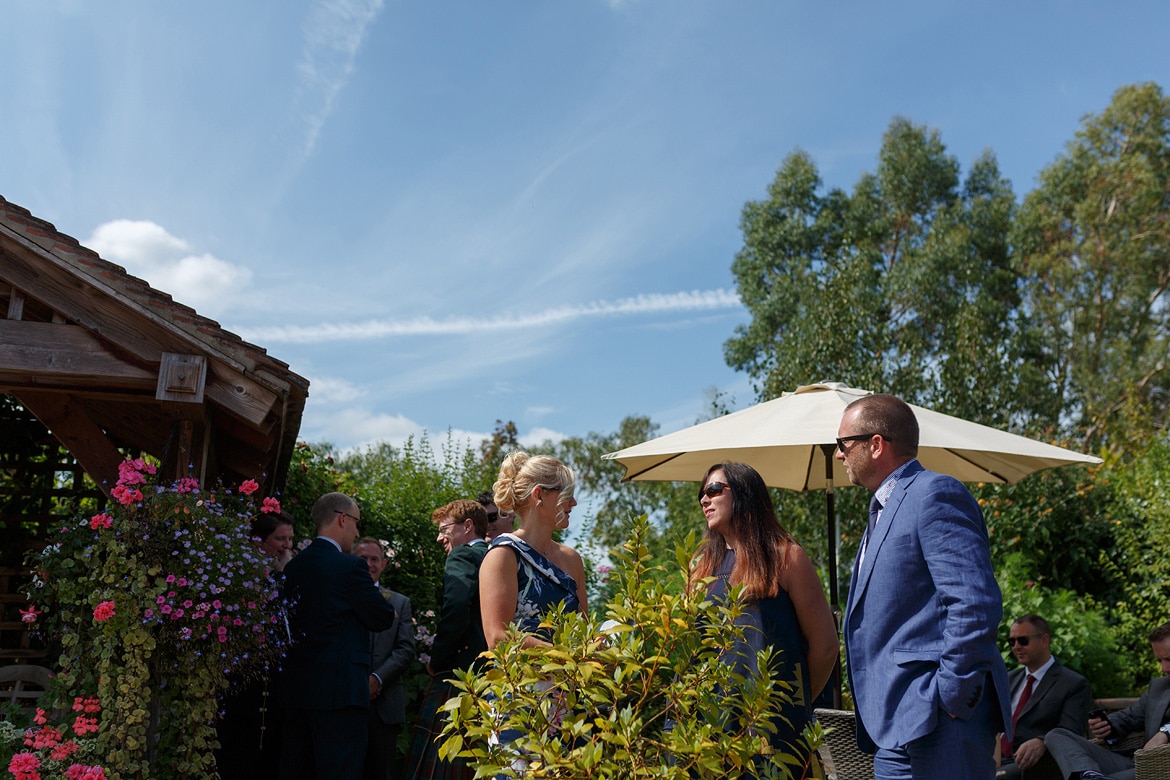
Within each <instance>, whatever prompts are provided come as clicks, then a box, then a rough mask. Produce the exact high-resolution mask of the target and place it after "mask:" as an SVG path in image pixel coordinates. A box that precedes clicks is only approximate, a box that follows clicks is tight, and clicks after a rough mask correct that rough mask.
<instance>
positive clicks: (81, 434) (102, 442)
mask: <svg viewBox="0 0 1170 780" xmlns="http://www.w3.org/2000/svg"><path fill="white" fill-rule="evenodd" d="M13 395H15V396H16V400H18V401H20V403H21V405H23V406H24V408H25V409H27V410H28V411H30V412H31V413H32V414H33V415H34V416H35V417H36V418H37V419H38V420H40V421H41V422H42V423H44V425H45V427H46V428H48V429H49V431H50V432H51V433H52V434H53V437H54V438H55V439H56V440H57V441H59V442H61V443H62V444H63V445H65V447H66V448H67V449H68V450H69V452H71V453H73V457H75V458H77V462H78V463H80V464H81V467H82V468H84V469H85V471H86V473H87V474H89V475H90V477H92V478H93V481H94V482H96V483H97V485H98V487H99V488H101V489H102V491H103V492H104V493H105V494H106V495H109V494H110V491H111V490H113V489H114V485H116V484H117V482H118V464H120V463H121V462H122V453H120V452H118V448H117V447H115V446H114V443H113V442H112V441H110V439H109V437H108V436H107V435H106V432H105V431H103V430H102V429H101V426H99V425H98V424H97V423H95V422H94V421H93V420H92V419H90V417H89V415H88V414H86V412H85V407H84V406H83V404H82V402H81V400H80V399H78V398H75V397H73V396H69V395H63V394H61V393H40V392H36V391H32V390H23V391H19V392H17V393H14V394H13Z"/></svg>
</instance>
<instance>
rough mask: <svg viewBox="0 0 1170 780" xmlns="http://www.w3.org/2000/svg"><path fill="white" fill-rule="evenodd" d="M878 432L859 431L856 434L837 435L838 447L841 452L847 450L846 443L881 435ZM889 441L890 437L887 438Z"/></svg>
mask: <svg viewBox="0 0 1170 780" xmlns="http://www.w3.org/2000/svg"><path fill="white" fill-rule="evenodd" d="M880 435H881V434H878V433H859V434H856V435H855V436H839V437H837V449H839V450H841V452H844V451H845V443H846V442H850V441H864V440H865V439H872V438H873V437H874V436H880ZM886 441H889V439H886Z"/></svg>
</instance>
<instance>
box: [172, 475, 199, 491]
mask: <svg viewBox="0 0 1170 780" xmlns="http://www.w3.org/2000/svg"><path fill="white" fill-rule="evenodd" d="M198 490H199V480H197V479H195V478H194V477H183V478H182V479H179V480H177V481H176V482H175V492H176V493H195V492H197V491H198Z"/></svg>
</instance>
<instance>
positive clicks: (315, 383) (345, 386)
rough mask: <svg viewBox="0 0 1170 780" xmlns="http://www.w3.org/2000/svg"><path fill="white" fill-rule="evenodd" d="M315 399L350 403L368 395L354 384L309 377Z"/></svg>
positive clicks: (328, 378)
mask: <svg viewBox="0 0 1170 780" xmlns="http://www.w3.org/2000/svg"><path fill="white" fill-rule="evenodd" d="M307 378H308V380H309V388H310V390H311V392H312V394H313V398H314V399H316V400H318V401H328V402H330V403H348V402H350V401H356V400H357V399H359V398H361V397H363V396H364V395H366V392H365V391H364V390H362V389H361V388H360V387H358V386H357V385H355V384H353V383H352V382H347V381H345V380H344V379H335V378H333V377H307Z"/></svg>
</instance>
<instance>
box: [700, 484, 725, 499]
mask: <svg viewBox="0 0 1170 780" xmlns="http://www.w3.org/2000/svg"><path fill="white" fill-rule="evenodd" d="M724 490H731V485H727V484H724V483H722V482H712V483H711V484H709V485H707V486H706V487H705V488H703V489H702V490H700V491H699V499H700V500H701V499H702V498H703V496H706V497H707V498H715V496H720V495H723V491H724Z"/></svg>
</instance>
